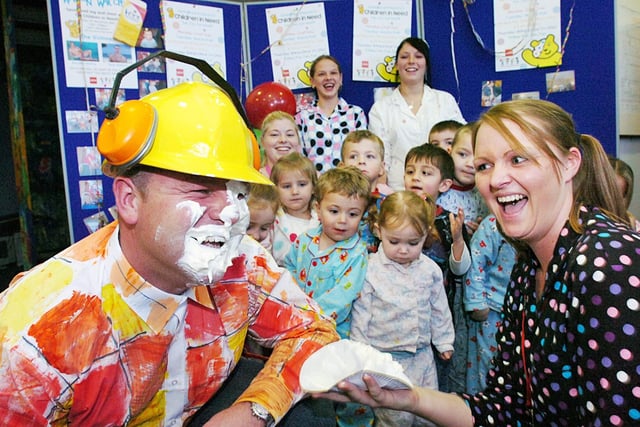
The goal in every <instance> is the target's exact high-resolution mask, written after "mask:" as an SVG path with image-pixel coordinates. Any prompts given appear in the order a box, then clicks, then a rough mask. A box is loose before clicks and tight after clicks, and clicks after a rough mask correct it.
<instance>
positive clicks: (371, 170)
mask: <svg viewBox="0 0 640 427" xmlns="http://www.w3.org/2000/svg"><path fill="white" fill-rule="evenodd" d="M344 148H345V150H344V159H342V162H343V163H344V164H345V165H347V166H355V167H357V168H358V169H360V171H361V172H362V173H363V174H364V176H366V177H367V179H368V180H369V183H370V184H372V185H375V183H376V181H377V180H378V178H380V177H381V176H382V174H383V173H384V159H383V158H382V156H381V155H380V146H379V145H378V144H377V143H376V142H375V141H372V140H370V139H363V140H361V141H360V142H349V143H347V146H346V147H344Z"/></svg>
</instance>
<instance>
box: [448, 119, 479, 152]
mask: <svg viewBox="0 0 640 427" xmlns="http://www.w3.org/2000/svg"><path fill="white" fill-rule="evenodd" d="M474 131H475V128H474V124H473V123H467V124H466V125H462V126H461V127H460V128H459V129H458V130H457V131H456V134H455V135H454V137H453V143H452V144H451V149H452V150H453V148H454V147H455V146H456V145H457V144H458V143H459V142H460V141H461V140H462V137H463V136H465V135H469V136H470V137H471V140H472V144H473V135H474Z"/></svg>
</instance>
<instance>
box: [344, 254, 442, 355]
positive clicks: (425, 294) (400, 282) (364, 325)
mask: <svg viewBox="0 0 640 427" xmlns="http://www.w3.org/2000/svg"><path fill="white" fill-rule="evenodd" d="M351 339H353V340H356V341H360V342H365V343H367V344H369V345H372V346H373V347H375V348H377V349H378V350H381V351H389V352H391V351H393V352H409V353H415V352H417V351H418V350H420V349H424V348H425V347H429V346H431V344H433V345H434V346H435V347H436V349H437V350H438V352H440V353H442V352H445V351H450V350H453V341H454V330H453V322H452V320H451V311H450V310H449V306H448V305H447V297H446V295H445V292H444V286H443V284H442V271H441V270H440V268H439V267H438V265H437V264H436V263H435V262H434V261H433V260H431V259H429V258H428V257H427V256H425V255H422V254H421V255H420V257H419V258H418V259H417V260H415V261H413V262H411V263H410V264H409V265H407V266H404V265H401V264H398V263H397V262H395V261H392V260H390V259H389V258H387V256H386V255H385V254H384V251H383V250H382V249H381V248H380V250H378V252H376V253H372V254H369V266H368V268H367V274H366V280H365V283H364V287H363V288H362V292H361V294H360V298H358V299H357V300H356V302H355V303H354V305H353V320H352V324H351Z"/></svg>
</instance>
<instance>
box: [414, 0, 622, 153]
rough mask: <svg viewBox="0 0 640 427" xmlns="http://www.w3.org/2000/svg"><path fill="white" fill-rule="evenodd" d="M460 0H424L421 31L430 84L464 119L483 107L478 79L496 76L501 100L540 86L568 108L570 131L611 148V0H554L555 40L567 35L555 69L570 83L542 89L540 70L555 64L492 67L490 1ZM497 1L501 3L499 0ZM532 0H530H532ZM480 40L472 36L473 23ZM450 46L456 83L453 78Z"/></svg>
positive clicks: (551, 70)
mask: <svg viewBox="0 0 640 427" xmlns="http://www.w3.org/2000/svg"><path fill="white" fill-rule="evenodd" d="M469 3H470V4H468V6H467V10H468V12H469V17H470V19H469V18H468V17H467V13H466V12H465V8H464V2H463V1H455V2H454V3H453V15H454V18H453V25H451V24H450V23H451V22H452V19H451V4H450V2H448V1H433V0H424V1H423V5H424V20H425V23H424V28H425V37H426V39H427V40H428V41H429V43H430V45H431V58H432V71H433V73H432V79H433V85H434V86H435V87H436V88H439V89H444V90H447V91H449V92H451V93H452V94H453V95H454V97H456V98H457V99H459V104H460V108H461V110H462V113H463V114H464V116H465V118H466V119H467V120H469V121H471V120H475V119H477V118H478V117H479V115H480V114H481V113H482V112H483V111H485V110H486V109H487V107H482V105H481V90H482V82H483V81H493V80H501V82H502V100H503V101H506V100H510V99H511V98H512V94H514V93H522V92H535V91H538V92H539V93H540V98H541V99H547V100H549V101H552V102H555V103H557V104H559V105H560V106H562V107H563V108H564V109H565V110H567V111H568V112H569V113H571V114H572V115H573V118H574V120H575V121H576V124H577V128H578V131H579V132H581V133H586V134H591V135H594V136H595V137H597V138H598V139H599V140H600V141H601V142H602V144H603V146H604V148H605V150H606V151H607V152H608V153H610V154H616V141H617V138H618V132H617V129H616V91H615V85H616V78H615V76H616V68H615V65H616V61H615V30H614V4H613V3H614V2H613V0H583V1H572V0H562V1H560V5H561V11H560V12H561V13H560V17H561V29H562V42H564V39H565V37H568V38H567V42H566V46H565V52H564V56H563V58H562V65H561V66H560V67H559V68H558V69H557V71H560V72H564V71H573V72H574V74H575V90H571V91H566V92H555V93H550V94H548V95H547V93H546V75H547V74H549V73H555V72H556V67H547V68H537V69H528V70H518V71H505V72H495V65H494V56H493V55H492V53H491V51H492V50H494V37H493V35H494V18H493V1H492V0H476V1H475V2H469ZM501 3H503V4H508V3H509V1H507V0H504V1H502V2H501ZM532 3H536V2H535V1H533V2H532ZM471 24H473V28H475V30H476V32H477V34H478V35H479V37H480V40H482V41H483V42H484V44H485V48H483V47H482V46H481V45H480V43H479V42H478V41H477V39H476V37H475V35H474V33H473V29H472V25H471ZM452 26H453V28H454V30H455V33H454V36H453V50H454V52H455V63H456V65H457V67H456V68H457V74H458V78H459V84H458V83H457V82H456V78H455V69H454V65H453V64H454V62H453V59H452V58H453V55H452V44H451V27H452Z"/></svg>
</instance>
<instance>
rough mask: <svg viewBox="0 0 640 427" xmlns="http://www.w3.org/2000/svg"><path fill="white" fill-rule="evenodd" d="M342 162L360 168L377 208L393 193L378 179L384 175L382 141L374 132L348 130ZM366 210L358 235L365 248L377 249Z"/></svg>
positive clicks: (343, 145)
mask: <svg viewBox="0 0 640 427" xmlns="http://www.w3.org/2000/svg"><path fill="white" fill-rule="evenodd" d="M341 157H342V163H341V164H343V165H346V166H354V167H357V168H358V169H360V171H361V172H362V173H363V174H364V176H365V177H366V178H367V179H368V180H369V185H370V187H371V197H372V201H374V202H375V204H376V206H377V208H378V209H379V208H380V202H381V201H382V200H383V199H384V198H385V197H387V196H388V195H389V194H391V193H393V189H392V188H391V187H389V186H388V185H386V184H384V183H379V182H378V180H380V178H381V177H382V176H383V175H384V143H383V142H382V140H381V139H380V138H379V137H378V135H376V134H375V133H373V132H371V131H369V130H356V131H353V132H350V133H349V134H348V135H347V137H346V138H345V139H344V142H343V144H342V151H341ZM367 216H368V212H367V213H365V216H364V217H363V221H362V223H361V227H360V235H361V236H362V238H363V239H364V240H365V242H367V250H368V251H369V252H375V251H377V250H378V243H379V242H380V241H379V240H378V238H377V237H376V236H375V235H374V234H373V233H372V232H371V228H370V227H369V221H367Z"/></svg>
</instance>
